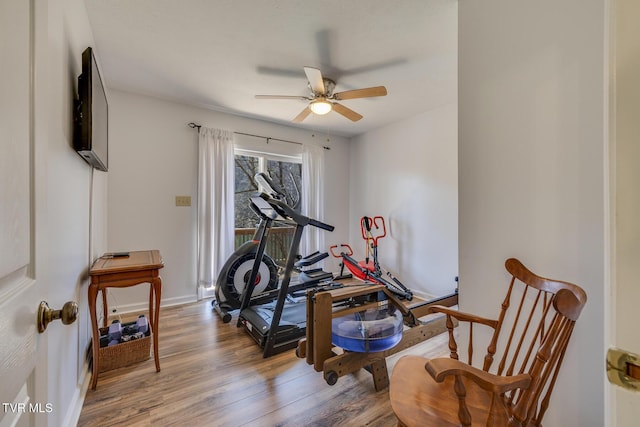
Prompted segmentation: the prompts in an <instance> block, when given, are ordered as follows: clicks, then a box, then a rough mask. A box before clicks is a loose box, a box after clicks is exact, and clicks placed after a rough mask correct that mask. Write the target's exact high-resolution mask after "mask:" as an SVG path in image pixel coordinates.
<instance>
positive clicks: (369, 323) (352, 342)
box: [331, 306, 402, 353]
mask: <svg viewBox="0 0 640 427" xmlns="http://www.w3.org/2000/svg"><path fill="white" fill-rule="evenodd" d="M331 323H332V328H331V339H332V341H333V344H334V345H336V346H338V347H341V348H343V349H345V350H349V351H355V352H359V353H367V352H376V351H385V350H388V349H390V348H392V347H393V346H395V345H396V344H398V343H399V342H400V339H402V313H400V310H398V309H396V308H395V307H394V306H387V307H383V308H372V309H368V310H364V311H359V312H357V313H351V314H348V315H346V316H342V317H337V318H335V319H333V320H332V322H331Z"/></svg>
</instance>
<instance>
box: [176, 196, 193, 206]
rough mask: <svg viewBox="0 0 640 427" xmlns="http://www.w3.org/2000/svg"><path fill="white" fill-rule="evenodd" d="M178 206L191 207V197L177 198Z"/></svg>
mask: <svg viewBox="0 0 640 427" xmlns="http://www.w3.org/2000/svg"><path fill="white" fill-rule="evenodd" d="M176 206H191V196H176Z"/></svg>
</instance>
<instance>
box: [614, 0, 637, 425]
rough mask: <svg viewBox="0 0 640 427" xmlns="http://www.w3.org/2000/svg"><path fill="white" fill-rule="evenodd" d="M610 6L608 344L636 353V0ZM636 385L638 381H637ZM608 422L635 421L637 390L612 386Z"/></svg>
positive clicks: (631, 423) (632, 422)
mask: <svg viewBox="0 0 640 427" xmlns="http://www.w3.org/2000/svg"><path fill="white" fill-rule="evenodd" d="M612 5H613V6H614V7H613V8H612V10H613V13H612V18H613V19H612V21H611V22H612V26H611V28H612V31H611V36H612V41H615V45H614V46H612V47H613V49H612V52H614V53H615V55H614V56H613V57H614V61H615V63H614V67H615V72H614V74H613V76H615V77H614V82H615V90H614V103H615V104H614V105H615V109H613V111H612V113H613V114H612V115H611V123H610V125H611V127H612V130H613V132H614V134H612V140H613V141H615V142H614V144H613V147H614V148H615V152H613V153H612V157H613V159H614V160H615V164H614V165H612V168H611V171H612V173H611V177H612V179H613V181H612V182H613V183H614V186H615V189H614V190H613V194H614V195H615V211H614V212H613V215H612V221H614V225H615V227H614V230H615V232H614V233H613V236H614V240H613V242H614V245H613V247H614V248H615V249H614V252H613V257H612V259H613V263H612V270H613V273H614V278H613V281H612V283H613V294H612V298H613V299H612V304H611V322H612V326H613V328H612V346H613V347H617V348H619V349H621V350H624V351H627V352H631V353H635V354H637V355H640V334H639V333H638V327H637V325H638V322H639V321H640V320H639V318H638V309H639V307H640V191H639V190H638V189H639V188H640V26H639V25H638V22H640V2H638V0H617V1H613V2H612ZM637 385H638V386H640V382H638V384H637ZM609 387H611V389H610V391H611V398H612V407H611V414H610V417H609V421H610V425H611V426H616V427H617V426H619V427H627V426H637V425H638V423H639V422H640V421H638V420H640V392H638V391H630V390H628V389H624V388H621V387H618V386H614V385H610V386H609Z"/></svg>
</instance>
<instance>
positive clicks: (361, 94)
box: [333, 86, 387, 101]
mask: <svg viewBox="0 0 640 427" xmlns="http://www.w3.org/2000/svg"><path fill="white" fill-rule="evenodd" d="M386 94H387V88H386V87H384V86H375V87H368V88H365V89H355V90H346V91H344V92H338V93H336V94H334V95H333V98H335V99H338V100H340V101H342V100H343V99H355V98H371V97H374V96H385V95H386Z"/></svg>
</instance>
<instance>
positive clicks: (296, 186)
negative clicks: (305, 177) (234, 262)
mask: <svg viewBox="0 0 640 427" xmlns="http://www.w3.org/2000/svg"><path fill="white" fill-rule="evenodd" d="M258 172H266V173H267V174H268V175H269V177H270V178H271V180H272V181H273V182H274V183H275V184H276V185H278V186H280V188H281V189H282V190H283V191H284V193H285V196H286V202H287V204H289V206H293V207H294V208H296V209H299V204H300V197H301V182H302V158H301V157H298V156H291V157H289V156H277V155H269V154H264V153H254V152H248V151H245V150H236V155H235V201H234V209H235V213H234V216H235V248H236V249H237V248H238V247H239V246H240V245H242V244H243V243H244V242H246V241H248V240H251V239H252V238H253V235H254V233H255V229H256V226H257V224H258V222H259V220H260V219H259V218H258V217H257V216H256V214H255V213H254V212H253V211H252V210H251V208H250V205H249V203H250V202H249V199H250V197H251V196H252V195H253V194H254V193H256V192H257V191H259V189H258V186H257V184H256V183H255V181H254V180H253V177H254V176H255V174H257V173H258ZM293 230H294V228H293V227H291V226H289V225H286V224H278V223H276V224H274V227H273V229H272V230H271V232H270V233H269V240H268V241H267V247H266V252H267V253H268V254H269V256H271V258H273V260H274V261H276V263H278V264H283V263H284V261H285V260H286V257H287V254H288V251H289V245H290V243H291V239H292V237H293Z"/></svg>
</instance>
